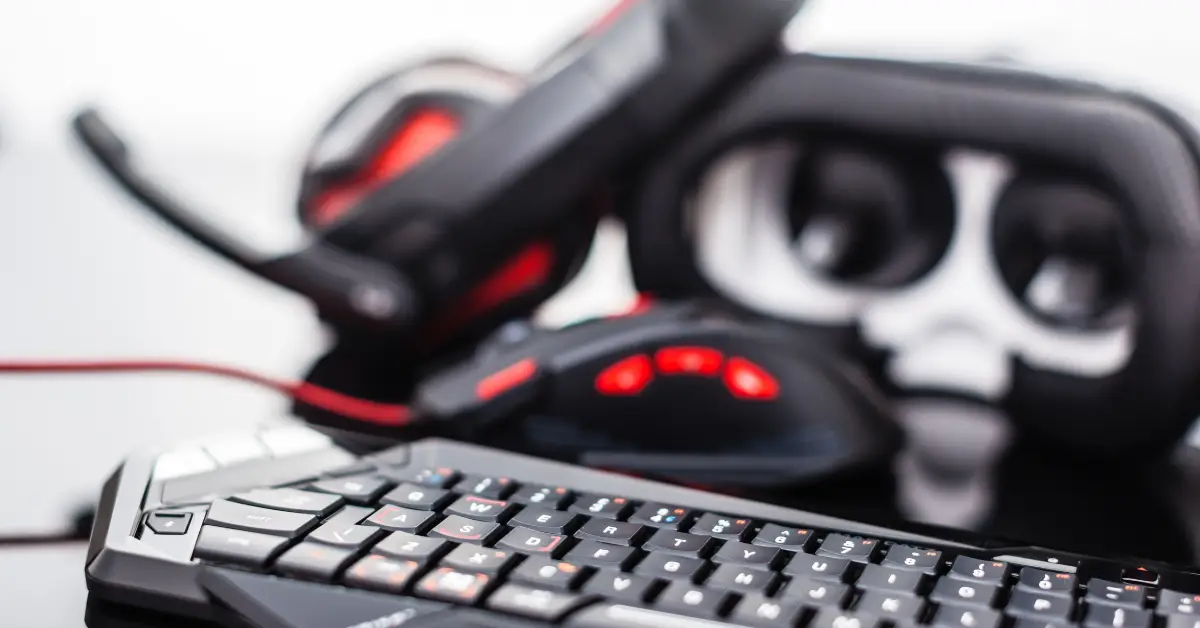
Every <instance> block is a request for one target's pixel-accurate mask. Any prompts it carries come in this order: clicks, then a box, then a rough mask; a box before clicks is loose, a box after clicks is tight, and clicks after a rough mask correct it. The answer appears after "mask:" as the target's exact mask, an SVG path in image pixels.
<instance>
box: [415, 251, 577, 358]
mask: <svg viewBox="0 0 1200 628" xmlns="http://www.w3.org/2000/svg"><path fill="white" fill-rule="evenodd" d="M553 268H554V248H553V247H551V246H550V244H548V243H546V242H534V243H533V244H530V245H529V246H527V247H525V249H524V250H522V251H521V252H520V253H517V254H516V255H515V256H514V257H513V258H512V259H510V260H509V261H508V263H506V264H505V265H504V266H501V267H500V268H499V269H498V270H497V271H496V272H494V273H492V275H491V276H490V277H488V278H487V279H485V280H484V281H483V282H482V283H480V284H479V285H477V286H475V288H474V289H472V290H471V291H470V292H469V293H467V295H466V296H464V297H463V298H462V300H460V301H459V302H458V303H457V304H455V305H453V306H452V307H449V308H447V310H446V313H445V315H444V316H442V317H440V318H438V319H436V322H434V323H433V327H432V328H430V330H429V334H430V335H433V336H441V335H443V334H445V333H448V332H450V331H452V330H454V329H456V328H458V327H460V326H462V325H463V324H464V323H467V322H469V321H471V320H474V319H476V318H479V317H480V316H482V315H483V314H486V313H488V312H490V311H492V310H494V309H496V307H498V306H500V305H503V304H504V302H505V301H509V300H511V299H514V298H516V297H518V296H520V295H522V294H524V293H526V292H529V291H531V290H533V289H535V288H537V287H539V286H541V285H542V284H544V283H546V281H548V280H549V279H550V272H551V270H553Z"/></svg>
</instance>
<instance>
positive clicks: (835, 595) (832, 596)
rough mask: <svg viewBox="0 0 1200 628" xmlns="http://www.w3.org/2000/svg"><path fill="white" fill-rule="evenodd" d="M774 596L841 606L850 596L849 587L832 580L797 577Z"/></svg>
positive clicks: (809, 602) (812, 604) (815, 604)
mask: <svg viewBox="0 0 1200 628" xmlns="http://www.w3.org/2000/svg"><path fill="white" fill-rule="evenodd" d="M776 597H781V598H786V599H795V600H800V601H801V602H804V603H805V604H807V605H808V606H832V607H835V608H842V607H843V606H845V604H846V598H848V597H850V587H849V586H847V585H844V584H837V583H834V582H820V581H817V580H808V579H806V578H797V579H795V580H792V581H791V582H789V583H788V584H787V586H785V587H784V588H783V590H782V591H780V592H779V593H778V594H776Z"/></svg>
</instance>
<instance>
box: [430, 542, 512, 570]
mask: <svg viewBox="0 0 1200 628" xmlns="http://www.w3.org/2000/svg"><path fill="white" fill-rule="evenodd" d="M513 558H514V555H513V553H512V552H506V551H504V550H495V549H487V548H483V547H477V546H475V545H459V546H458V547H456V548H454V550H453V551H451V552H450V553H449V554H446V557H445V558H443V559H442V564H443V565H444V566H446V567H453V568H454V569H458V570H460V571H469V572H475V573H485V574H489V575H493V576H494V575H497V574H500V573H502V572H504V570H505V569H507V568H508V567H509V566H511V565H512V562H513Z"/></svg>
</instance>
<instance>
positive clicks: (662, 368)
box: [654, 347, 725, 377]
mask: <svg viewBox="0 0 1200 628" xmlns="http://www.w3.org/2000/svg"><path fill="white" fill-rule="evenodd" d="M724 361H725V356H724V355H723V354H722V353H721V352H720V351H717V350H716V349H710V348H708V347H665V348H663V349H659V350H658V352H657V353H655V354H654V363H655V365H657V367H658V372H659V373H663V374H664V375H704V376H707V377H712V376H714V375H716V374H717V373H719V372H720V371H721V363H722V362H724Z"/></svg>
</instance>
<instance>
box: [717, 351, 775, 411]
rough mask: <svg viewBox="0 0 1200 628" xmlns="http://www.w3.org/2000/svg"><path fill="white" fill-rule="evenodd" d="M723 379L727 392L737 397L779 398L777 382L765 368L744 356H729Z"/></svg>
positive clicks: (765, 399) (754, 399) (751, 398)
mask: <svg viewBox="0 0 1200 628" xmlns="http://www.w3.org/2000/svg"><path fill="white" fill-rule="evenodd" d="M724 381H725V387H726V388H728V389H729V392H730V393H732V394H733V396H734V397H737V398H739V399H748V400H752V401H774V400H775V399H777V398H779V382H777V381H776V380H775V378H774V377H772V376H771V374H770V373H768V372H767V371H766V369H764V368H763V367H761V366H759V365H757V364H755V363H753V362H751V361H750V360H747V359H746V358H729V364H728V365H727V366H726V367H725V377H724Z"/></svg>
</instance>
